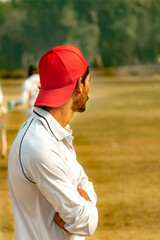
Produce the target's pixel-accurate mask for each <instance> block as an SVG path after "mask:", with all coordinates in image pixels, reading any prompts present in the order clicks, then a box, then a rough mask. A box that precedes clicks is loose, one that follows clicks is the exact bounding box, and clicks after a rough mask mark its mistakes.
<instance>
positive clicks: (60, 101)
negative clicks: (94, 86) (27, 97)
mask: <svg viewBox="0 0 160 240" xmlns="http://www.w3.org/2000/svg"><path fill="white" fill-rule="evenodd" d="M76 84H77V82H74V83H73V84H70V85H68V86H66V87H63V88H57V89H51V90H45V89H42V88H41V89H40V91H39V94H38V96H37V99H36V101H35V104H34V106H35V107H36V106H47V107H61V106H63V105H64V104H65V103H66V102H67V101H68V100H69V98H70V97H71V96H72V93H73V91H74V89H75V87H76Z"/></svg>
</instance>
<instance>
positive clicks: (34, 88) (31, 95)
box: [8, 64, 40, 119]
mask: <svg viewBox="0 0 160 240" xmlns="http://www.w3.org/2000/svg"><path fill="white" fill-rule="evenodd" d="M39 86H40V79H39V74H38V69H37V66H36V65H34V64H30V65H29V67H28V78H27V79H26V80H25V81H24V83H23V85H22V94H21V96H20V97H19V99H18V100H17V101H14V100H10V101H9V102H8V109H14V108H15V107H17V106H19V105H22V104H25V103H27V114H26V119H28V118H29V117H30V116H31V115H32V111H33V105H34V102H35V100H36V98H37V95H38V92H39Z"/></svg>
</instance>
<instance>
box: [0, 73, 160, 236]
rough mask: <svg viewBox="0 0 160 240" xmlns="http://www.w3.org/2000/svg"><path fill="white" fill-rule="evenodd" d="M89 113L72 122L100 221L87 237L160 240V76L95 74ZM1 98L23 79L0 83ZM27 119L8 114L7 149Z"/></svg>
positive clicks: (6, 214)
mask: <svg viewBox="0 0 160 240" xmlns="http://www.w3.org/2000/svg"><path fill="white" fill-rule="evenodd" d="M91 81H92V83H91V92H90V101H89V102H88V107H87V111H86V112H85V113H83V114H75V116H74V118H73V120H72V121H71V127H72V129H73V131H74V136H75V139H74V145H75V149H76V152H77V158H78V160H79V162H80V163H81V164H82V165H83V167H84V169H85V171H86V173H87V175H88V176H89V178H90V180H92V181H93V183H94V185H95V190H96V192H97V196H98V203H97V206H98V210H99V225H98V228H97V231H96V233H95V234H94V235H93V236H91V237H89V238H87V239H91V240H160V77H159V76H152V77H151V76H148V77H138V76H135V77H127V76H126V77H104V76H100V77H98V76H97V75H96V74H94V73H93V76H92V80H91ZM2 89H3V92H4V94H5V101H7V100H8V99H11V98H12V99H15V98H16V97H17V96H18V94H19V93H20V89H21V81H17V82H15V81H13V80H12V81H11V80H10V81H3V82H2ZM24 119H25V111H24V109H23V108H18V109H17V110H16V111H12V112H9V113H8V115H7V117H6V128H7V140H8V151H9V148H10V146H11V144H12V142H13V140H14V138H15V136H16V133H17V131H18V129H19V127H20V125H21V124H22V123H23V121H24ZM0 230H1V231H0V240H11V239H13V234H14V230H13V216H12V208H11V202H10V198H9V192H8V186H7V158H6V159H1V160H0Z"/></svg>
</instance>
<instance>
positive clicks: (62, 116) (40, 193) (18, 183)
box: [8, 45, 98, 240]
mask: <svg viewBox="0 0 160 240" xmlns="http://www.w3.org/2000/svg"><path fill="white" fill-rule="evenodd" d="M39 74H40V82H41V88H40V91H39V94H38V97H37V99H36V102H35V104H34V106H35V107H34V109H33V114H32V116H31V117H30V118H29V119H28V120H27V121H26V122H25V123H24V124H23V125H22V127H21V128H20V130H19V133H18V135H17V137H16V139H15V141H14V143H13V145H12V148H11V150H10V154H9V164H8V182H9V190H10V195H11V201H12V206H13V212H14V220H15V240H33V239H34V240H80V239H81V240H84V239H85V236H90V235H92V234H93V233H94V231H95V230H96V227H97V222H98V212H97V208H96V199H97V198H96V194H95V191H94V188H93V184H92V183H91V182H90V181H89V180H88V177H87V176H86V174H85V172H84V170H83V168H82V166H81V165H80V164H79V163H78V161H77V158H76V154H75V150H74V147H73V144H72V141H73V136H72V131H71V129H70V127H69V125H68V124H69V122H70V120H71V119H72V117H73V115H74V113H75V112H84V111H85V107H86V102H87V100H88V93H89V82H90V74H89V69H88V66H87V62H86V60H85V59H84V57H83V55H82V53H81V52H80V50H79V49H78V48H77V47H76V46H74V45H66V46H59V47H55V48H53V49H51V50H50V51H48V52H47V53H46V54H45V55H44V56H43V57H42V58H41V60H40V62H39Z"/></svg>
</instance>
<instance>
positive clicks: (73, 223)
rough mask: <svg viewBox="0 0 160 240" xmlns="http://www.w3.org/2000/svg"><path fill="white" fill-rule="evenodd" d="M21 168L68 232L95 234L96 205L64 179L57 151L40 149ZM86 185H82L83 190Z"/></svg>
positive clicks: (63, 165) (65, 176)
mask: <svg viewBox="0 0 160 240" xmlns="http://www.w3.org/2000/svg"><path fill="white" fill-rule="evenodd" d="M24 167H25V169H26V172H28V173H30V177H31V178H32V180H33V181H34V182H35V183H36V184H37V187H38V188H39V190H40V192H41V193H42V194H43V195H44V196H45V198H46V199H47V200H48V201H49V202H50V203H51V204H52V206H53V207H54V209H55V211H56V212H58V213H59V214H60V216H61V218H62V219H63V220H64V221H65V222H66V224H65V228H66V230H67V231H69V232H70V233H73V234H76V235H79V236H89V235H92V234H93V233H94V231H95V230H96V227H97V222H98V211H97V208H96V206H95V201H94V203H92V202H89V201H86V200H85V199H83V198H82V197H81V196H80V195H79V193H78V192H77V188H76V187H75V186H74V185H73V184H72V183H71V181H70V179H69V177H68V175H67V172H68V169H67V164H65V160H64V159H63V158H62V156H60V155H59V154H58V153H57V152H56V151H53V150H47V151H46V149H45V150H44V149H42V148H41V149H39V150H38V151H36V153H35V151H33V156H32V159H28V160H27V161H25V163H24ZM85 179H86V178H85ZM84 182H85V181H84ZM87 184H88V183H87ZM87 184H84V185H85V189H86V188H87ZM82 187H83V186H82ZM85 189H84V190H85ZM89 189H90V190H89ZM89 189H88V192H90V191H91V192H92V193H93V190H92V187H91V186H90V184H89Z"/></svg>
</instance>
